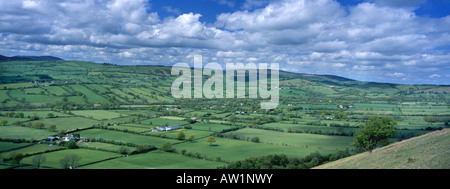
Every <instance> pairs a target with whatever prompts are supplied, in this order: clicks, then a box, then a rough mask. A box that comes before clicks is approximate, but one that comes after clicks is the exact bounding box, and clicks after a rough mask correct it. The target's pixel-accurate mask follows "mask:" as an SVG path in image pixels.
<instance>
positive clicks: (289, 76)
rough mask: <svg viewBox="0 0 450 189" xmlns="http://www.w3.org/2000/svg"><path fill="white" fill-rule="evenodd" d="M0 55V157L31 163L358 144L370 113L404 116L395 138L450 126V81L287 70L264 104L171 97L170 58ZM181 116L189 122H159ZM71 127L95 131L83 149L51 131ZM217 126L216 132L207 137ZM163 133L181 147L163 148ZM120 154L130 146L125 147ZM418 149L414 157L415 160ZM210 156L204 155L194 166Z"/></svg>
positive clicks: (131, 164) (240, 156) (146, 162)
mask: <svg viewBox="0 0 450 189" xmlns="http://www.w3.org/2000/svg"><path fill="white" fill-rule="evenodd" d="M16 58H17V57H16ZM19 58H20V57H19ZM22 58H23V57H22ZM28 58H30V57H28ZM0 59H7V61H4V62H1V63H0V70H1V72H0V121H1V125H0V130H1V132H0V162H6V165H5V166H2V167H0V168H8V169H9V168H16V167H17V166H18V168H19V167H22V166H28V168H33V167H32V165H31V164H32V163H30V162H31V161H30V160H31V159H32V158H34V157H35V156H36V154H43V155H45V156H47V157H48V158H47V163H46V164H45V165H44V166H46V167H47V168H62V167H61V165H59V161H60V159H61V158H63V157H64V156H66V155H71V154H73V152H78V153H79V154H80V156H81V157H82V158H83V159H82V161H81V163H82V165H80V168H83V167H84V166H85V167H84V168H110V167H112V166H113V167H114V168H119V169H121V168H123V169H128V168H149V167H158V168H214V167H219V166H224V165H226V164H230V163H231V162H232V161H239V160H245V159H247V158H252V157H257V156H267V155H271V154H275V153H276V154H284V155H286V156H287V157H289V158H291V157H292V158H303V157H306V156H308V155H309V154H311V153H315V152H319V153H320V154H322V155H327V154H334V153H337V152H339V151H342V150H345V151H348V152H349V153H350V154H356V153H357V151H356V150H355V148H354V147H353V146H351V145H350V143H351V141H352V137H353V134H354V133H355V132H356V131H357V130H358V129H359V127H358V126H359V125H360V124H361V123H363V122H365V121H366V120H367V119H368V118H369V117H371V116H374V115H382V116H388V117H391V118H393V119H394V120H395V121H396V122H397V123H398V124H397V126H396V128H397V132H396V133H395V136H394V138H392V139H391V141H394V142H395V141H401V140H404V139H408V138H411V137H416V136H419V135H423V134H426V133H429V132H432V131H434V130H438V129H442V128H445V127H448V122H449V121H450V111H449V109H450V106H449V104H450V95H449V94H450V86H438V85H399V84H389V83H373V82H360V81H355V80H352V79H347V78H343V77H339V76H331V75H313V74H300V73H291V72H284V71H281V72H280V77H279V78H280V87H279V89H280V90H279V95H280V99H279V105H278V107H276V108H275V109H271V110H265V109H261V107H260V102H263V101H267V99H261V98H256V99H252V98H216V99H207V98H202V99H195V98H191V99H175V98H174V97H172V94H171V85H172V83H173V81H174V80H175V79H176V78H177V77H178V76H172V75H171V67H168V66H123V65H114V64H106V63H104V64H99V63H93V62H84V61H73V60H70V61H66V60H58V61H54V59H48V60H46V59H45V58H42V59H41V58H37V59H36V58H35V59H33V61H29V59H27V60H26V61H25V59H15V61H12V60H10V59H8V57H6V58H4V57H0ZM224 78H225V77H224ZM268 78H270V76H268ZM207 79H208V78H207V77H206V76H204V78H203V81H206V80H207ZM249 85H250V84H249V83H248V82H247V83H246V86H249ZM252 87H253V86H252ZM224 90H225V89H224ZM194 117H195V118H197V122H192V119H191V118H194ZM175 125H178V126H180V127H182V128H180V129H178V130H174V131H161V132H159V131H158V132H155V129H156V128H157V127H164V126H175ZM179 132H183V134H184V135H185V138H184V139H182V138H181V139H179V138H178V137H177V136H178V133H179ZM66 134H76V135H80V136H81V137H87V138H89V140H90V141H89V142H86V143H83V144H79V146H80V147H81V148H83V149H80V150H73V149H69V148H67V147H65V146H64V145H63V143H60V144H57V143H54V142H53V143H52V142H48V141H43V140H44V139H46V138H47V137H49V136H59V137H63V136H65V135H66ZM189 136H190V140H187V138H188V137H189ZM209 136H214V137H216V143H214V144H212V145H211V144H209V143H207V142H206V138H207V137H209ZM446 136H447V138H448V135H446ZM17 142H22V143H26V145H25V147H23V146H17V145H16V143H17ZM43 143H44V144H43ZM49 143H52V144H55V145H54V146H49V145H48V144H49ZM166 143H170V145H171V147H172V148H173V149H169V150H167V149H166V150H165V151H164V152H163V150H161V148H162V146H164V145H166ZM399 144H400V143H399ZM447 144H448V142H447ZM42 145H43V146H45V148H44V147H43V146H42ZM53 147H55V148H53ZM446 150H447V151H448V149H446ZM98 151H102V152H108V153H103V155H101V154H102V153H99V154H97V153H96V152H98ZM150 151H151V152H150ZM437 152H439V153H447V152H446V151H445V150H442V149H437ZM437 152H436V153H437ZM17 153H22V154H23V155H24V157H25V159H24V160H25V161H24V162H23V165H10V164H9V163H10V160H11V159H12V158H13V157H11V156H12V155H11V154H17ZM417 153H421V151H418V152H417ZM124 154H127V155H129V156H130V157H125V158H119V157H123V156H124ZM394 154H401V151H399V152H395V153H394ZM421 155H422V154H417V155H411V158H412V159H410V160H409V161H410V162H413V163H414V162H416V163H419V162H421V161H422V160H421V158H422V157H421ZM424 157H425V156H424ZM149 158H150V159H149ZM164 159H170V160H171V161H164ZM177 160H179V161H177ZM202 161H207V164H204V165H205V166H198V165H199V164H201V162H202ZM445 161H447V160H445ZM155 162H156V163H155ZM29 166H31V167H29ZM439 166H444V167H445V166H448V165H442V164H438V165H436V166H435V167H439Z"/></svg>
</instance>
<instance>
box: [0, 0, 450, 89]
mask: <svg viewBox="0 0 450 189" xmlns="http://www.w3.org/2000/svg"><path fill="white" fill-rule="evenodd" d="M449 10H450V0H337V1H336V0H314V1H313V0H277V1H271V0H240V1H238V0H189V1H187V0H150V1H148V0H109V1H108V0H64V1H60V0H18V1H7V0H0V34H1V35H0V54H2V55H6V56H13V55H53V56H58V57H61V58H63V59H69V60H70V59H76V60H86V61H94V62H100V63H101V62H110V63H117V64H136V65H152V64H160V65H173V64H175V63H180V62H185V63H188V64H193V58H192V57H193V55H194V54H201V55H203V61H204V64H206V63H209V62H216V63H219V64H222V65H224V64H225V63H238V62H239V63H249V62H252V63H272V62H274V63H279V64H280V69H282V70H286V71H293V72H299V73H311V74H332V75H339V76H343V77H348V78H352V79H357V80H361V81H377V82H392V83H404V84H425V83H427V84H450V82H449V81H450V61H449V60H450V11H449Z"/></svg>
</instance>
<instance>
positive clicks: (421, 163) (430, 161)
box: [315, 128, 450, 169]
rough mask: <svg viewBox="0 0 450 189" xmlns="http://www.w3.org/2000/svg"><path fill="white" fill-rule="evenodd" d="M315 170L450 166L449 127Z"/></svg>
mask: <svg viewBox="0 0 450 189" xmlns="http://www.w3.org/2000/svg"><path fill="white" fill-rule="evenodd" d="M315 168H316V169H450V129H448V128H447V129H443V130H439V131H435V132H432V133H428V134H425V135H421V136H418V137H415V138H411V139H408V140H404V141H401V142H397V143H394V144H391V145H388V146H385V147H382V148H379V149H375V150H374V151H373V152H372V153H369V152H365V153H362V154H357V155H354V156H351V157H347V158H344V159H341V160H338V161H335V162H330V163H327V164H324V165H321V166H318V167H315Z"/></svg>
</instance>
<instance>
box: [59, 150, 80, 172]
mask: <svg viewBox="0 0 450 189" xmlns="http://www.w3.org/2000/svg"><path fill="white" fill-rule="evenodd" d="M80 160H81V157H80V156H79V155H76V154H69V155H66V156H65V157H64V158H63V159H61V160H60V161H59V162H60V163H61V166H62V167H63V169H75V168H76V167H77V166H78V165H79V162H80Z"/></svg>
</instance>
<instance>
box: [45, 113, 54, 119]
mask: <svg viewBox="0 0 450 189" xmlns="http://www.w3.org/2000/svg"><path fill="white" fill-rule="evenodd" d="M47 117H48V118H54V117H55V114H53V113H48V114H47Z"/></svg>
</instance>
